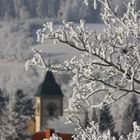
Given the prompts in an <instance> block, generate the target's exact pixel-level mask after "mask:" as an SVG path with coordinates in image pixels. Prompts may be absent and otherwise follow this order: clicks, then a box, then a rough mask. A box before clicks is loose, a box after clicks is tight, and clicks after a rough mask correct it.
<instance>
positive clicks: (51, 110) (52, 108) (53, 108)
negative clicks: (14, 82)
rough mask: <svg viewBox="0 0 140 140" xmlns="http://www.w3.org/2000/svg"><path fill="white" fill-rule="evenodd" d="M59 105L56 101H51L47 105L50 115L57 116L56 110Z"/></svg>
mask: <svg viewBox="0 0 140 140" xmlns="http://www.w3.org/2000/svg"><path fill="white" fill-rule="evenodd" d="M56 109H57V107H56V105H55V104H54V103H50V104H48V106H47V110H48V115H49V116H52V117H53V116H55V111H56Z"/></svg>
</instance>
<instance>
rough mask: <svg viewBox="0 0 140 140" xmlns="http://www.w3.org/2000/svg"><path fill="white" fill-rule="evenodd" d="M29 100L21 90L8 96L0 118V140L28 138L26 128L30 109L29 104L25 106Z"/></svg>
mask: <svg viewBox="0 0 140 140" xmlns="http://www.w3.org/2000/svg"><path fill="white" fill-rule="evenodd" d="M29 100H30V99H29ZM29 100H28V99H27V96H26V95H25V94H23V92H22V90H17V92H16V93H13V94H11V95H10V97H9V100H8V102H7V104H6V107H5V110H3V112H2V116H1V124H0V125H1V131H0V139H2V140H23V139H26V138H27V137H28V134H27V133H26V128H27V120H28V119H29V116H30V113H29V112H30V111H29V110H30V109H31V104H30V106H29V104H27V103H28V102H29Z"/></svg>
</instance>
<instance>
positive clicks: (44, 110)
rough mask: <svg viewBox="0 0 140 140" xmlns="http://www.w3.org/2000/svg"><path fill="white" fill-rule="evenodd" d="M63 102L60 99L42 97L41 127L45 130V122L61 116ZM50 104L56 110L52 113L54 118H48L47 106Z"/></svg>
mask: <svg viewBox="0 0 140 140" xmlns="http://www.w3.org/2000/svg"><path fill="white" fill-rule="evenodd" d="M62 102H63V100H62V98H60V97H48V96H47V97H43V98H42V108H41V110H42V116H41V126H42V127H43V128H44V129H45V128H47V120H49V119H52V118H57V117H58V116H60V115H62V110H63V104H62ZM50 104H54V105H55V106H56V110H55V111H54V116H49V112H48V106H49V105H50Z"/></svg>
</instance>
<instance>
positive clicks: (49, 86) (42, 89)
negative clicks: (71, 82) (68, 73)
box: [35, 71, 63, 132]
mask: <svg viewBox="0 0 140 140" xmlns="http://www.w3.org/2000/svg"><path fill="white" fill-rule="evenodd" d="M62 115H63V94H62V91H61V89H60V86H59V85H58V84H57V83H56V81H55V78H54V76H53V73H52V72H51V71H48V72H47V73H46V76H45V78H44V81H43V82H42V83H41V84H40V86H39V88H38V91H37V93H36V95H35V129H36V132H38V131H40V130H41V128H46V125H47V120H49V119H52V118H57V117H58V116H62Z"/></svg>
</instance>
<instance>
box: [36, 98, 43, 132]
mask: <svg viewBox="0 0 140 140" xmlns="http://www.w3.org/2000/svg"><path fill="white" fill-rule="evenodd" d="M41 106H42V105H41V98H40V97H35V131H36V132H39V131H40V129H41V116H42V115H41Z"/></svg>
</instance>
